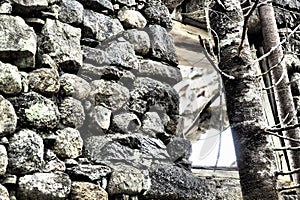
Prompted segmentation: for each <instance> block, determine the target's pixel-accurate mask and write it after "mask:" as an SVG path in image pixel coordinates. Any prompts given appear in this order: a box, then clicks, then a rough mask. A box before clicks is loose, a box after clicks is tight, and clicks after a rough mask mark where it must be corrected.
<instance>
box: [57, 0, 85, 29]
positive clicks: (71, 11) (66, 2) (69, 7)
mask: <svg viewBox="0 0 300 200" xmlns="http://www.w3.org/2000/svg"><path fill="white" fill-rule="evenodd" d="M58 19H59V20H60V21H62V22H64V23H68V24H75V25H78V24H81V23H82V21H83V6H82V4H81V3H79V2H78V1H75V0H63V1H62V2H61V4H60V10H59V15H58Z"/></svg>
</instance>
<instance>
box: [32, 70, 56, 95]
mask: <svg viewBox="0 0 300 200" xmlns="http://www.w3.org/2000/svg"><path fill="white" fill-rule="evenodd" d="M28 81H29V87H30V88H31V89H32V90H33V91H36V92H40V93H42V94H55V93H57V92H58V91H59V88H60V82H59V74H58V72H57V70H55V69H49V68H40V69H36V70H34V71H32V72H30V73H29V76H28Z"/></svg>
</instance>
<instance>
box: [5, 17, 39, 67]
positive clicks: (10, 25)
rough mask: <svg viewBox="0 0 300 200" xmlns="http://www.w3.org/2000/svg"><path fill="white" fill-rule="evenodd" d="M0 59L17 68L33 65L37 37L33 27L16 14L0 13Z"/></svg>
mask: <svg viewBox="0 0 300 200" xmlns="http://www.w3.org/2000/svg"><path fill="white" fill-rule="evenodd" d="M0 21H1V23H0V41H1V42H0V59H1V61H4V62H9V63H12V64H14V65H16V66H18V67H19V68H33V67H34V66H35V52H36V48H37V44H36V43H37V37H36V34H35V32H34V30H33V28H31V27H29V26H28V25H27V24H26V23H25V21H24V20H23V19H22V18H20V17H18V16H16V17H14V16H9V15H0Z"/></svg>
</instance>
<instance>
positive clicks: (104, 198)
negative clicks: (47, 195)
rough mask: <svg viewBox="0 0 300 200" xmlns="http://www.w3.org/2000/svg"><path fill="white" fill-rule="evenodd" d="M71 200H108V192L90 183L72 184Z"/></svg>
mask: <svg viewBox="0 0 300 200" xmlns="http://www.w3.org/2000/svg"><path fill="white" fill-rule="evenodd" d="M71 199H73V200H82V199H89V200H96V199H97V200H108V194H107V192H106V191H105V190H104V189H103V188H101V187H100V186H99V185H96V184H93V183H89V182H76V181H75V182H72V188H71Z"/></svg>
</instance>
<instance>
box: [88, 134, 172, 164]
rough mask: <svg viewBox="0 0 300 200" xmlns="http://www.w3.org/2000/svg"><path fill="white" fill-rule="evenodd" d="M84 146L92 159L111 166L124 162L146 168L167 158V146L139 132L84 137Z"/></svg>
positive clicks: (166, 160) (165, 160)
mask: <svg viewBox="0 0 300 200" xmlns="http://www.w3.org/2000/svg"><path fill="white" fill-rule="evenodd" d="M85 147H86V149H87V150H88V151H89V153H90V155H91V159H92V160H93V161H95V162H97V163H105V164H106V165H108V166H109V167H112V168H118V167H119V166H121V165H124V164H125V165H131V166H134V167H136V168H140V169H147V168H149V167H150V166H151V165H152V164H153V163H161V162H168V159H169V154H168V153H167V151H166V150H167V148H166V146H165V145H164V144H163V143H162V142H161V141H160V140H157V139H154V138H150V137H147V136H145V135H141V134H135V135H120V134H115V135H105V136H91V137H89V138H87V139H86V141H85Z"/></svg>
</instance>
